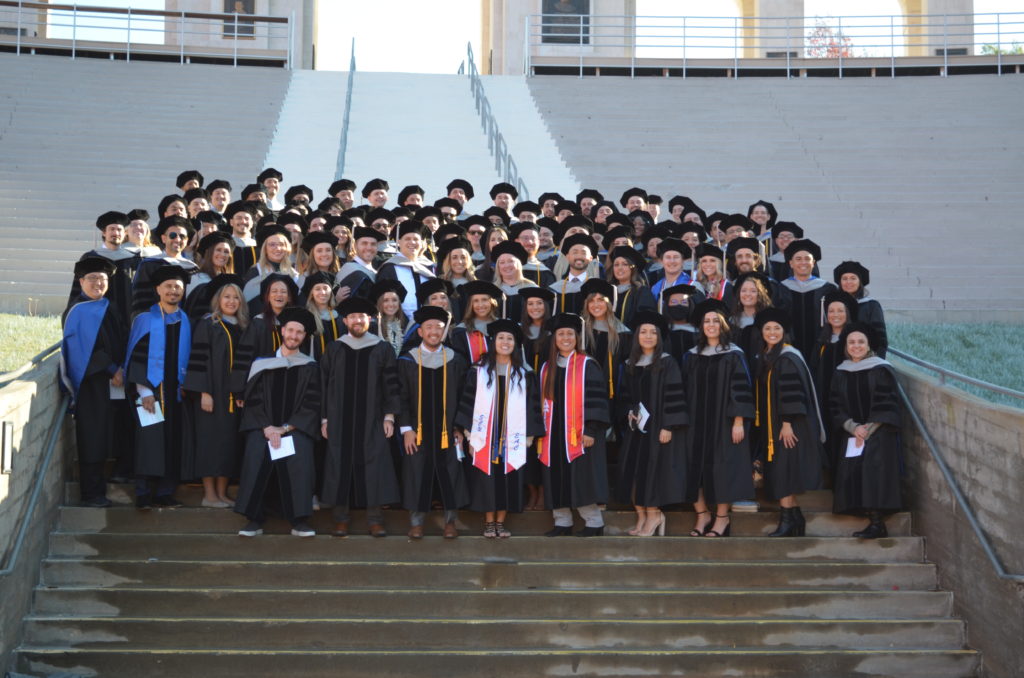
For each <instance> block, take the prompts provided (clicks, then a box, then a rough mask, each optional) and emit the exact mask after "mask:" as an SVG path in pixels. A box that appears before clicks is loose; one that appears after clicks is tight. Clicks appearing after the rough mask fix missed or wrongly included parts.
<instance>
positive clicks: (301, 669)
mask: <svg viewBox="0 0 1024 678" xmlns="http://www.w3.org/2000/svg"><path fill="white" fill-rule="evenodd" d="M979 659H980V658H979V656H978V654H977V653H976V652H974V651H972V650H961V649H935V650H929V649H903V650H899V649H886V650H876V651H864V650H839V649H826V648H799V649H794V648H779V649H772V650H767V649H756V650H751V649H739V648H737V649H733V648H723V649H715V650H705V649H700V648H695V649H692V650H650V649H644V650H639V651H635V650H629V649H623V650H616V649H604V650H592V651H580V650H576V649H566V650H539V649H533V648H531V649H528V650H520V651H507V650H501V649H499V648H488V649H483V650H456V651H449V650H437V651H416V650H382V651H377V652H367V651H362V650H352V651H332V650H316V651H303V650H263V651H259V650H245V651H233V652H224V651H220V650H196V649H194V648H185V647H181V648H163V649H161V648H148V647H140V648H132V649H125V650H120V649H77V648H69V647H68V646H67V645H66V644H63V643H62V644H61V645H59V646H53V647H49V648H38V647H30V648H22V649H21V650H20V651H19V653H18V656H17V661H16V664H15V668H16V670H20V671H37V672H50V673H56V672H60V671H69V670H70V671H76V672H82V671H83V670H84V671H85V672H87V674H88V675H99V676H104V677H110V678H114V677H118V678H119V677H122V676H124V677H127V676H131V677H133V678H135V677H137V676H147V677H152V678H158V677H169V678H180V677H181V676H186V675H199V674H203V675H215V676H218V678H251V677H252V676H255V675H302V676H304V677H306V678H320V677H323V678H336V677H338V676H354V677H360V678H363V677H365V676H371V675H372V676H374V677H375V678H406V677H407V676H412V675H415V676H422V677H427V678H429V677H437V678H451V677H453V676H473V677H478V676H488V677H491V678H522V677H523V676H544V675H547V676H579V677H598V676H627V675H628V676H638V675H657V676H669V675H674V676H705V677H708V678H718V677H724V676H740V675H746V676H758V677H759V678H776V677H777V678H782V677H789V678H792V677H794V676H816V677H822V678H824V677H826V676H827V677H828V678H866V677H868V676H874V677H878V678H881V677H885V678H893V677H894V676H899V677H900V678H967V677H968V676H973V675H975V671H976V669H977V667H978V664H979Z"/></svg>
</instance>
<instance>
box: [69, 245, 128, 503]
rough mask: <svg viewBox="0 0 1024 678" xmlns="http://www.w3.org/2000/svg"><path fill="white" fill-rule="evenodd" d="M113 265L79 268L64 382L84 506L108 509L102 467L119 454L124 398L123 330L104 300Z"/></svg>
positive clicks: (95, 262)
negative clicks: (118, 395)
mask: <svg viewBox="0 0 1024 678" xmlns="http://www.w3.org/2000/svg"><path fill="white" fill-rule="evenodd" d="M115 275H116V267H115V264H114V263H113V262H112V261H110V260H109V259H106V258H104V257H85V258H83V259H81V260H79V261H78V263H76V264H75V279H76V281H77V283H78V288H79V290H81V291H80V292H79V299H78V301H77V302H76V303H75V304H74V305H73V306H71V308H70V309H69V311H68V313H67V316H66V317H65V319H64V337H63V341H62V343H61V363H60V366H61V383H62V384H63V385H64V388H65V390H66V391H67V392H68V393H70V394H71V409H72V412H74V417H75V441H76V448H77V451H78V479H79V486H80V493H81V502H82V505H83V506H93V507H97V508H104V507H107V506H110V500H109V499H107V486H106V481H105V480H104V477H103V471H104V469H103V466H104V464H105V462H106V460H107V457H108V456H109V455H110V454H111V452H114V453H115V455H117V454H118V452H119V450H115V449H114V446H115V441H116V437H115V433H114V432H115V428H116V426H117V423H118V422H116V421H115V416H116V415H117V414H118V412H119V411H118V410H115V409H114V408H113V407H112V402H114V401H112V400H111V394H112V393H113V392H115V391H116V390H121V392H122V393H123V386H124V369H123V367H122V365H123V364H124V347H125V340H126V335H125V328H124V327H123V326H122V324H121V319H120V317H119V314H118V313H117V311H116V310H115V308H114V305H113V304H111V302H110V300H109V299H108V298H107V297H106V296H104V295H105V293H106V291H107V289H108V285H109V282H110V280H111V278H113V277H114V276H115Z"/></svg>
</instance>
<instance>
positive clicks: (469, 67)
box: [465, 43, 530, 200]
mask: <svg viewBox="0 0 1024 678" xmlns="http://www.w3.org/2000/svg"><path fill="white" fill-rule="evenodd" d="M465 70H466V72H467V73H468V74H469V89H470V91H472V93H473V100H474V102H475V103H476V112H477V113H479V114H480V125H481V126H482V127H483V130H484V134H485V135H487V149H488V150H489V151H490V152H491V156H492V157H493V158H494V169H495V170H496V171H497V173H498V176H500V177H501V178H502V179H504V180H505V181H507V182H508V183H510V184H512V185H513V186H515V187H516V190H517V191H519V199H520V200H529V199H530V191H529V190H528V189H527V188H526V184H525V183H524V182H523V178H522V177H521V176H519V165H517V164H516V161H515V160H514V159H513V158H512V154H511V153H510V152H509V150H508V144H507V143H506V142H505V136H504V135H503V134H502V133H501V130H499V129H498V121H497V120H496V119H495V118H494V113H492V112H491V102H490V101H488V100H487V93H486V92H484V83H483V81H482V80H481V79H480V71H478V70H477V67H476V61H475V60H474V59H473V43H466V69H465Z"/></svg>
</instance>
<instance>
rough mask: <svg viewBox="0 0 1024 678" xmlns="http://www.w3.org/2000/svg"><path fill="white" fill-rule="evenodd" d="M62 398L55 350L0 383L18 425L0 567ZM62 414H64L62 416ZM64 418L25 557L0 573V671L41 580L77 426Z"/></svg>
mask: <svg viewBox="0 0 1024 678" xmlns="http://www.w3.org/2000/svg"><path fill="white" fill-rule="evenodd" d="M61 401H62V398H61V394H60V391H59V389H58V387H57V354H54V355H53V356H51V357H49V358H48V359H46V360H45V361H43V362H42V363H41V364H40V365H38V366H37V367H35V368H34V369H31V370H29V371H27V372H25V373H24V374H21V375H19V376H18V377H17V378H16V379H14V380H13V381H10V382H8V383H6V384H4V385H3V386H2V387H0V420H2V421H5V422H8V421H9V422H12V423H13V424H14V465H13V472H12V473H11V474H10V475H7V474H3V475H0V558H3V560H2V563H0V568H7V567H8V566H9V565H10V562H9V558H10V550H11V548H12V547H13V546H14V540H15V537H16V536H17V534H18V528H19V526H20V525H21V523H22V521H23V519H24V514H25V509H26V506H27V504H28V499H29V496H30V495H31V493H32V487H33V484H34V483H35V480H36V475H37V473H38V472H39V463H40V461H41V460H42V458H43V456H44V454H45V451H46V450H45V445H46V439H47V437H48V436H49V433H50V427H51V425H52V424H53V422H54V420H55V417H56V416H57V415H58V408H59V406H60V404H61ZM61 416H63V414H61ZM70 422H71V420H70V418H69V417H65V418H64V423H63V426H62V430H61V434H60V436H59V437H58V439H57V445H56V449H55V452H54V457H53V461H52V463H51V464H50V467H49V469H48V470H47V473H46V478H45V481H44V483H43V491H42V494H41V495H40V498H39V504H38V506H37V508H36V511H35V513H34V515H33V517H32V519H31V523H30V525H29V527H28V531H27V533H26V539H25V543H24V546H23V548H22V551H21V556H20V558H19V559H18V562H17V564H16V566H15V570H14V572H13V573H12V574H10V575H8V576H6V577H2V576H0V591H2V599H3V602H2V604H0V672H2V671H3V670H4V669H5V667H7V665H8V659H9V657H10V652H11V650H12V649H13V648H15V647H16V646H17V643H18V638H19V635H20V631H21V622H22V618H23V617H24V616H25V614H26V613H27V612H28V610H29V606H30V604H31V602H32V589H33V588H34V587H35V585H36V582H37V581H38V580H39V560H40V558H42V557H43V555H44V554H45V553H46V548H47V537H48V535H49V532H50V530H51V529H52V526H53V523H54V521H55V520H56V517H57V506H58V505H59V504H60V502H61V498H62V494H63V487H64V482H63V481H64V478H65V473H64V470H65V463H66V461H67V460H70V459H71V458H72V455H73V450H74V444H75V442H74V438H75V436H74V426H73V425H71V423H70Z"/></svg>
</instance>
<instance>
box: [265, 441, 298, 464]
mask: <svg viewBox="0 0 1024 678" xmlns="http://www.w3.org/2000/svg"><path fill="white" fill-rule="evenodd" d="M267 448H268V449H269V450H270V461H277V460H278V459H284V458H285V457H290V456H292V455H293V454H295V439H294V438H292V437H291V436H281V446H280V447H277V448H275V447H274V446H273V445H272V444H271V443H270V441H269V440H268V441H267Z"/></svg>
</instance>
